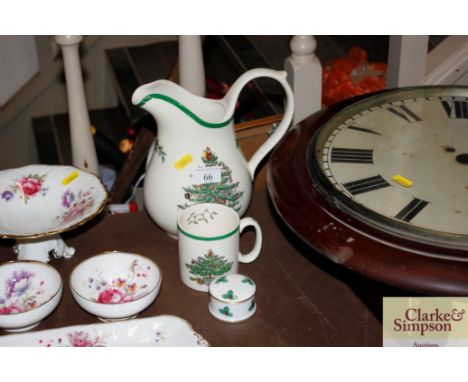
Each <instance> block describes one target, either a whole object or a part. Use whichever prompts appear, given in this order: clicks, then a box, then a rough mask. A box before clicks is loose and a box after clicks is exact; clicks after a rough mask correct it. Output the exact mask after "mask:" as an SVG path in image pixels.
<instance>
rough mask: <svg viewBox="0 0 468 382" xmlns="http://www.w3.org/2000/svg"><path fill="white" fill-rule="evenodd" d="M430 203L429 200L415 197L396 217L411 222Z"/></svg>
mask: <svg viewBox="0 0 468 382" xmlns="http://www.w3.org/2000/svg"><path fill="white" fill-rule="evenodd" d="M428 204H429V202H426V201H425V200H421V199H417V198H414V199H413V200H412V201H411V202H409V203H408V204H407V205H406V206H405V207H404V208H403V209H402V210H401V211H400V212H398V213H397V214H396V215H395V217H396V218H397V219H400V220H403V221H405V222H410V221H411V220H412V219H413V218H414V217H415V216H416V215H417V214H418V213H419V212H421V211H422V209H423V208H424V207H426V206H427V205H428Z"/></svg>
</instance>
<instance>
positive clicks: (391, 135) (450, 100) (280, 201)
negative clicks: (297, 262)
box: [268, 86, 468, 294]
mask: <svg viewBox="0 0 468 382" xmlns="http://www.w3.org/2000/svg"><path fill="white" fill-rule="evenodd" d="M268 187H269V191H270V195H271V197H272V201H273V204H274V205H275V207H276V209H277V211H278V212H279V214H280V216H281V217H282V218H283V219H284V220H285V221H286V223H287V224H288V225H289V227H290V228H291V229H292V230H293V231H294V232H295V233H296V234H297V235H299V236H300V237H301V238H302V239H303V240H304V241H305V242H306V243H308V244H309V245H310V246H311V247H312V248H313V249H315V250H316V251H318V252H319V253H321V254H323V255H325V256H327V257H328V258H330V259H331V260H333V261H335V262H337V263H340V264H343V265H345V266H347V267H349V268H351V269H353V270H356V271H357V272H359V273H362V274H363V275H365V276H368V277H371V278H374V279H377V280H379V281H382V282H386V283H390V284H393V285H396V286H399V287H401V288H405V289H408V290H412V291H416V292H419V293H429V294H466V293H467V292H468V88H464V87H448V86H445V87H443V86H435V87H415V88H404V89H398V90H391V91H385V92H382V93H378V94H373V95H370V96H365V97H361V98H359V99H356V100H348V101H346V102H344V103H341V104H337V105H335V106H333V107H331V108H329V109H326V110H322V111H320V112H318V113H316V114H314V115H312V116H311V117H309V118H308V119H306V120H305V121H303V122H302V123H300V124H299V125H297V126H296V127H295V128H294V129H292V130H291V131H290V132H289V133H288V135H287V136H286V137H285V139H284V140H283V141H282V143H281V144H280V145H279V146H278V147H277V148H276V150H275V151H274V153H273V155H272V158H271V160H270V163H269V169H268Z"/></svg>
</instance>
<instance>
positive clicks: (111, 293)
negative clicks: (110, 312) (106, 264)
mask: <svg viewBox="0 0 468 382" xmlns="http://www.w3.org/2000/svg"><path fill="white" fill-rule="evenodd" d="M125 297H126V294H125V292H123V291H121V290H119V289H115V288H112V289H107V290H105V291H102V292H101V293H99V296H98V302H100V303H102V304H120V303H122V302H126V299H125Z"/></svg>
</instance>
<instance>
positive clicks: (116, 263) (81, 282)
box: [70, 252, 162, 321]
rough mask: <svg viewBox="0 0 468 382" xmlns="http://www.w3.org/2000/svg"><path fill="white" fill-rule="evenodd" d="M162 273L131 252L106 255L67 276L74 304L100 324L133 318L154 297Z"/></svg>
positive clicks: (95, 258) (143, 258)
mask: <svg viewBox="0 0 468 382" xmlns="http://www.w3.org/2000/svg"><path fill="white" fill-rule="evenodd" d="M161 280H162V274H161V271H160V269H159V267H158V266H157V264H156V263H155V262H153V261H152V260H150V259H148V258H146V257H144V256H141V255H137V254H133V253H126V252H106V253H103V254H100V255H96V256H93V257H90V258H89V259H87V260H85V261H83V262H82V263H80V264H78V266H77V267H76V268H75V269H74V270H73V272H72V274H71V276H70V288H71V291H72V294H73V297H74V298H75V300H76V302H77V303H78V304H79V305H80V306H81V307H82V308H83V309H84V310H86V311H88V312H89V313H92V314H94V315H96V316H98V318H100V319H102V320H104V321H111V320H123V319H127V318H131V317H134V316H135V315H137V314H138V313H139V312H141V311H142V310H143V309H146V308H147V307H148V306H149V305H150V304H151V303H152V302H153V301H154V300H155V298H156V296H157V295H158V293H159V289H160V287H161Z"/></svg>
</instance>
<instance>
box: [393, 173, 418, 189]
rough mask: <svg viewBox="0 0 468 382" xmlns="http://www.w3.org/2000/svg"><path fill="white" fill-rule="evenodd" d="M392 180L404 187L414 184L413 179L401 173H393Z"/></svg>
mask: <svg viewBox="0 0 468 382" xmlns="http://www.w3.org/2000/svg"><path fill="white" fill-rule="evenodd" d="M392 180H393V181H394V182H396V183H398V184H399V185H400V186H403V187H411V186H412V185H413V181H411V180H409V179H408V178H405V177H404V176H403V175H400V174H396V175H393V176H392Z"/></svg>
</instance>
